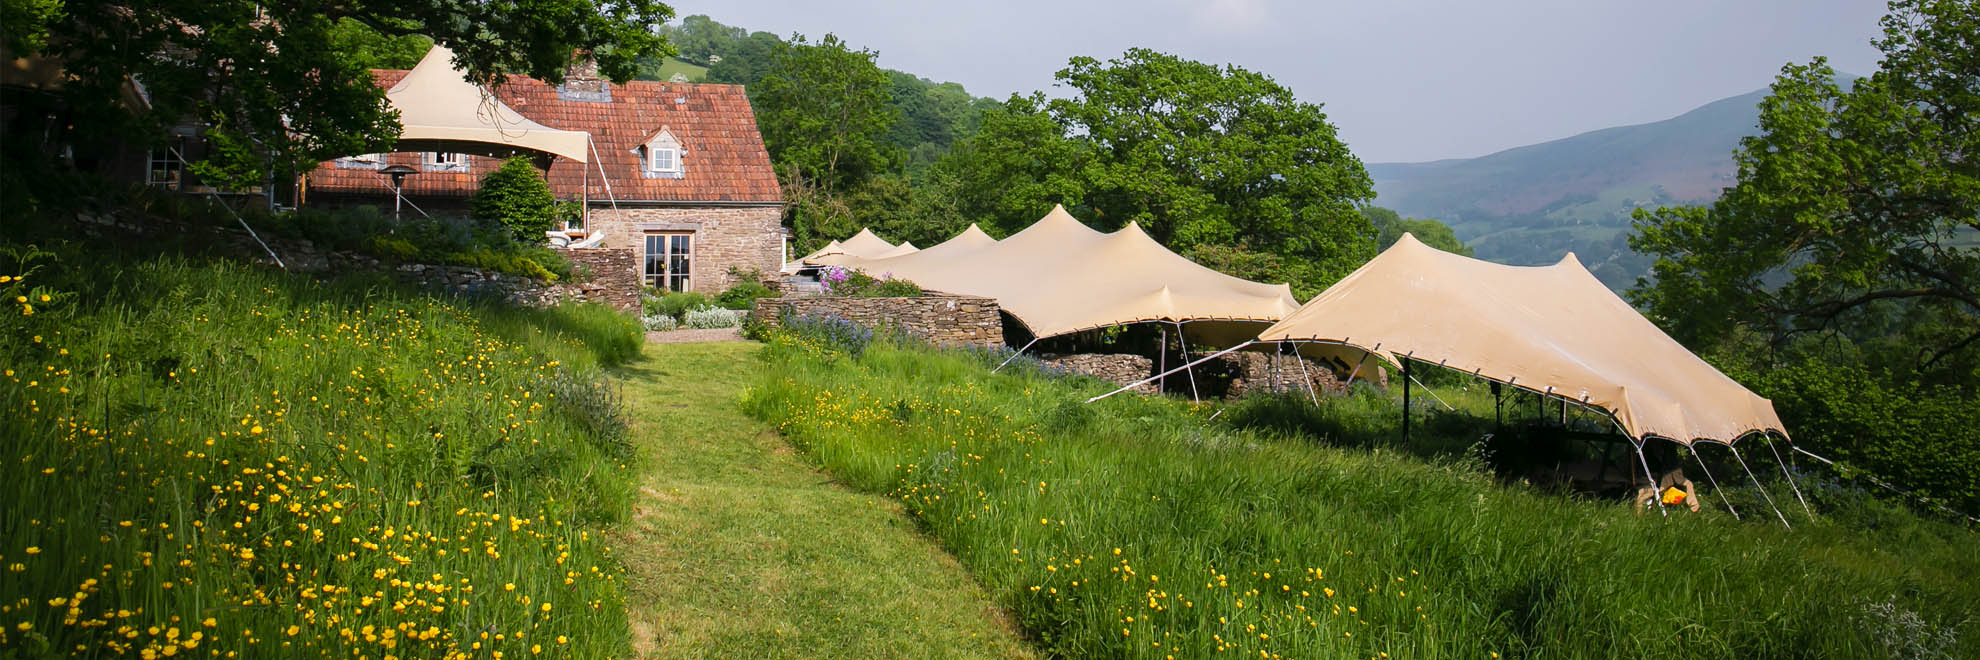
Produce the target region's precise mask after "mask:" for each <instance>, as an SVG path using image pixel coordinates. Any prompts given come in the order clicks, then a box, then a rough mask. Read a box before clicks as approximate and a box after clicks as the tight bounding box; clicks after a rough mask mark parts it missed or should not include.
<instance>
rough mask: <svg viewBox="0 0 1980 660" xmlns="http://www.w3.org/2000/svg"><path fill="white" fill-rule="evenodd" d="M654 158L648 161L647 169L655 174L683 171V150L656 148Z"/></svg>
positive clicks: (653, 152)
mask: <svg viewBox="0 0 1980 660" xmlns="http://www.w3.org/2000/svg"><path fill="white" fill-rule="evenodd" d="M650 151H651V152H652V157H651V158H649V159H648V160H647V163H646V169H649V170H653V171H655V172H679V171H681V150H680V149H676V148H673V147H654V148H652V149H651V150H650Z"/></svg>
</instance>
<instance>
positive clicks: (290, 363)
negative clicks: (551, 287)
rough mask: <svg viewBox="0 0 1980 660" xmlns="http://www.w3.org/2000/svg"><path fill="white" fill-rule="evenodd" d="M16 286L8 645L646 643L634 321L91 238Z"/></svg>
mask: <svg viewBox="0 0 1980 660" xmlns="http://www.w3.org/2000/svg"><path fill="white" fill-rule="evenodd" d="M0 294H4V296H5V300H6V301H8V306H7V308H6V309H5V310H4V311H3V312H0V362H4V369H5V370H4V377H0V437H4V438H5V441H4V442H0V539H4V541H0V656H8V657H14V656H19V657H38V656H82V657H90V656H112V655H116V656H126V657H143V658H157V657H172V656H191V655H197V656H203V657H303V656H336V657H346V658H353V657H362V658H394V657H398V658H469V657H474V658H493V657H510V658H517V657H528V656H531V655H533V654H537V653H542V654H555V655H560V656H571V657H604V656H607V655H623V654H624V653H626V652H627V651H629V648H628V647H627V643H626V640H627V638H628V635H627V631H626V619H625V616H624V602H623V601H624V593H625V592H624V585H623V584H622V578H621V575H622V569H621V567H620V562H619V561H618V560H617V559H616V558H615V557H614V555H613V553H612V550H611V548H610V547H609V543H608V541H607V539H606V538H605V537H604V535H603V534H602V533H601V531H602V530H603V529H605V528H606V527H607V526H608V525H610V524H613V523H615V522H616V521H619V520H621V519H622V518H623V517H624V514H625V513H626V512H627V511H628V509H629V507H630V500H631V497H632V489H633V486H632V478H631V474H630V468H629V467H628V464H629V463H630V462H631V456H632V453H631V448H630V444H629V443H628V441H627V438H626V421H625V419H624V417H623V412H622V409H621V407H620V404H619V401H618V397H617V394H616V393H615V391H614V390H613V389H612V388H611V387H610V385H609V382H608V381H607V380H605V378H604V377H603V375H602V372H601V369H600V367H601V366H604V365H609V364H615V363H619V362H623V361H625V360H627V359H630V358H631V357H632V356H634V355H635V354H636V352H637V351H638V350H639V345H640V334H639V332H638V328H637V327H636V325H635V324H634V322H633V321H632V320H630V319H629V318H626V317H623V316H621V315H619V314H616V313H614V312H611V311H610V310H606V309H603V308H600V307H564V308H559V309H554V310H539V311H528V310H517V309H512V308H504V307H499V306H493V305H490V306H482V305H477V304H473V303H470V302H462V301H447V300H441V299H435V298H431V297H427V296H423V295H418V294H412V293H407V292H405V291H403V290H401V289H399V288H397V287H395V286H393V285H391V284H389V283H388V282H385V281H383V280H382V279H381V280H362V279H360V280H344V281H336V282H317V281H312V280H310V279H308V278H303V277H293V276H284V275H281V274H279V273H271V272H269V271H266V270H263V269H260V268H254V267H248V266H243V265H238V264H231V263H228V262H208V261H194V260H188V259H185V258H181V257H156V256H150V257H130V256H125V255H105V254H99V253H92V252H88V251H84V250H81V249H75V248H63V249H59V250H57V251H56V252H55V253H52V254H51V253H46V252H38V251H35V250H31V249H27V248H22V247H9V248H6V249H5V251H4V252H0Z"/></svg>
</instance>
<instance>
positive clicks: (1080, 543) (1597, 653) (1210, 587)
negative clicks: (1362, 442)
mask: <svg viewBox="0 0 1980 660" xmlns="http://www.w3.org/2000/svg"><path fill="white" fill-rule="evenodd" d="M771 359H772V363H771V367H770V369H769V371H768V372H767V373H766V374H765V375H764V376H763V377H761V378H760V379H759V380H758V381H757V383H756V385H755V386H754V387H753V388H752V389H751V391H750V394H749V395H748V396H747V398H746V400H745V401H746V403H745V405H746V407H747V408H748V409H749V410H751V411H752V412H753V413H754V414H756V415H758V416H759V417H761V418H764V419H766V420H769V421H772V422H774V423H776V424H778V425H779V427H780V428H781V429H783V431H784V432H785V433H786V434H787V435H788V436H789V437H790V438H791V440H792V441H793V442H794V443H795V444H797V445H798V446H799V447H800V448H801V449H802V450H803V451H805V452H806V453H807V454H809V455H810V456H811V457H812V458H813V459H814V460H816V461H818V462H819V463H821V464H822V465H824V466H825V467H826V469H827V470H828V471H829V472H831V473H832V474H833V475H834V476H836V477H838V478H839V479H841V480H843V481H845V482H847V483H849V484H851V485H853V486H855V487H857V488H861V489H865V490H869V491H872V492H882V493H887V494H888V495H889V496H892V497H896V498H899V499H900V500H902V501H903V502H906V503H907V504H908V505H909V510H910V511H911V512H913V513H914V514H915V515H916V516H918V517H919V518H920V519H921V520H922V521H923V522H924V523H926V524H927V525H928V526H929V528H930V529H931V530H932V532H933V533H934V534H935V535H936V536H937V537H939V538H941V539H942V541H943V542H944V544H945V545H946V546H947V547H948V548H949V549H950V550H951V551H952V552H954V553H956V554H957V556H958V557H959V558H961V560H962V562H963V564H964V565H966V566H968V567H969V568H970V570H972V571H973V572H975V573H976V574H977V575H978V576H979V578H980V579H981V580H983V582H984V583H985V584H986V585H987V586H988V587H989V589H990V590H991V592H992V593H993V595H994V596H995V598H997V599H998V600H999V601H1000V602H1002V603H1004V604H1005V605H1007V606H1008V607H1010V608H1012V609H1013V610H1014V611H1015V612H1017V614H1018V616H1019V618H1020V620H1021V622H1022V623H1023V625H1024V626H1025V627H1026V628H1027V629H1028V630H1029V631H1030V632H1032V633H1033V634H1035V635H1037V636H1038V637H1040V638H1041V639H1042V640H1043V641H1044V643H1045V644H1046V645H1047V646H1048V649H1049V650H1050V651H1051V652H1054V653H1061V654H1065V655H1069V656H1074V657H1087V656H1115V657H1151V658H1163V657H1167V656H1169V655H1172V654H1173V655H1176V656H1181V657H1200V656H1207V655H1211V654H1214V653H1219V652H1232V653H1238V654H1241V655H1247V656H1251V657H1259V656H1260V655H1261V654H1263V655H1266V656H1270V657H1280V656H1283V657H1301V658H1309V657H1341V658H1348V657H1353V658H1367V657H1378V656H1379V655H1380V654H1384V653H1386V654H1390V655H1393V656H1395V657H1483V656H1486V655H1487V654H1488V653H1502V654H1507V655H1509V656H1511V657H1520V656H1541V657H1725V658H1731V657H1880V656H1903V655H1906V654H1907V653H1908V652H1909V651H1916V650H1920V649H1921V648H1925V647H1929V646H1931V645H1932V641H1931V640H1932V638H1931V637H1930V635H1928V634H1925V633H1924V632H1921V631H1930V630H1950V631H1953V632H1956V633H1958V634H1960V635H1961V636H1962V637H1963V643H1964V644H1965V646H1964V647H1960V648H1952V649H1940V650H1942V651H1944V650H1949V651H1950V652H1951V653H1953V654H1959V653H1961V652H1962V650H1963V651H1964V652H1966V653H1971V652H1972V650H1973V649H1974V648H1975V646H1974V645H1975V642H1976V640H1975V639H1974V636H1975V635H1976V634H1980V623H1976V618H1975V617H1976V616H1980V610H1976V606H1975V603H1980V584H1977V583H1976V581H1975V579H1974V577H1973V576H1975V575H1980V553H1975V552H1974V551H1973V550H1974V548H1975V547H1976V543H1975V537H1974V535H1973V534H1972V533H1971V532H1969V531H1965V530H1959V529H1953V528H1949V527H1946V526H1943V525H1938V524H1932V523H1923V522H1920V521H1918V520H1916V519H1915V518H1910V517H1907V516H1904V515H1902V514H1894V515H1891V516H1888V517H1886V518H1883V519H1882V520H1880V521H1878V522H1879V524H1878V525H1877V527H1876V528H1875V529H1868V530H1866V529H1860V528H1851V527H1845V526H1842V525H1837V524H1806V525H1801V526H1798V527H1797V528H1796V529H1795V530H1793V531H1788V530H1786V529H1783V528H1781V527H1780V526H1778V525H1775V524H1771V523H1768V522H1765V520H1764V518H1762V517H1760V516H1753V517H1751V519H1752V520H1751V521H1749V522H1744V523H1741V522H1735V521H1732V520H1730V519H1728V518H1727V517H1724V516H1720V515H1697V516H1693V515H1674V516H1672V517H1671V518H1670V519H1668V520H1666V519H1663V518H1660V517H1658V516H1656V515H1647V516H1639V515H1632V514H1631V513H1630V512H1629V510H1628V508H1626V507H1623V506H1618V505H1614V504H1610V503H1605V502H1590V501H1579V500H1575V499H1568V498H1562V497H1557V496H1550V495H1545V494H1540V493H1536V492H1533V491H1530V490H1527V489H1522V488H1508V487H1502V486H1498V485H1495V484H1494V483H1493V482H1492V481H1491V480H1490V479H1489V477H1487V476H1486V475H1484V474H1482V473H1480V472H1478V471H1477V470H1476V469H1475V468H1471V467H1467V466H1466V465H1464V464H1461V463H1443V462H1435V461H1432V462H1425V461H1422V460H1419V459H1414V458H1410V457H1407V456H1401V455H1397V454H1395V453H1392V452H1384V451H1380V450H1376V451H1373V452H1370V451H1359V450H1344V449H1336V448H1330V447H1326V446H1318V445H1315V444H1313V443H1312V441H1311V440H1309V439H1304V438H1295V437H1284V436H1275V435H1272V434H1267V433H1261V432H1245V431H1235V430H1232V429H1230V428H1228V427H1221V426H1219V425H1215V424H1210V423H1208V422H1206V421H1205V417H1206V416H1207V414H1206V413H1207V412H1208V411H1192V410H1190V409H1189V408H1188V407H1186V406H1182V405H1179V404H1176V403H1172V402H1168V401H1161V400H1151V399H1144V398H1140V397H1115V398H1113V399H1108V400H1106V401H1103V402H1101V403H1099V404H1096V405H1093V406H1081V405H1079V404H1078V403H1077V401H1079V400H1081V399H1083V398H1084V397H1085V396H1087V395H1090V394H1092V393H1095V392H1098V391H1104V390H1105V389H1106V388H1103V387H1100V386H1098V385H1095V384H1081V383H1078V382H1070V383H1069V382H1066V381H1048V380H1043V379H1040V378H1036V377H1030V376H1022V375H1016V376H1014V375H998V376H990V375H988V374H987V373H986V372H987V369H986V368H985V364H984V363H983V362H981V361H980V360H978V359H971V358H964V357H959V356H956V355H945V354H937V353H933V352H930V351H926V350H921V349H903V348H896V347H890V346H885V345H878V344H876V345H875V346H873V347H871V348H869V349H867V351H866V353H865V355H864V356H862V357H859V358H856V359H855V358H850V357H847V356H845V355H843V354H840V353H836V352H833V351H831V350H827V349H824V348H821V347H820V346H819V345H817V344H815V343H813V342H810V341H804V342H798V343H792V344H786V345H782V346H779V347H777V348H775V349H773V351H772V352H771ZM1008 371H1009V370H1007V372H1008ZM1886 602H1890V603H1892V604H1893V605H1894V607H1892V608H1880V607H1879V604H1881V603H1886ZM1880 612H1881V613H1880ZM1905 612H1912V613H1916V616H1918V617H1919V618H1918V619H1916V620H1915V621H1916V623H1917V624H1918V625H1917V626H1916V627H1915V628H1906V627H1905V625H1904V622H1905V621H1906V620H1907V619H1906V618H1905V616H1903V613H1905ZM1925 657H1929V656H1925Z"/></svg>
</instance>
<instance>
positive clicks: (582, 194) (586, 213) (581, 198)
mask: <svg viewBox="0 0 1980 660" xmlns="http://www.w3.org/2000/svg"><path fill="white" fill-rule="evenodd" d="M584 144H585V146H587V147H589V146H591V135H590V134H589V133H587V134H585V136H584ZM597 159H598V157H597V156H593V157H592V160H597ZM579 169H582V170H584V186H583V187H582V188H580V189H579V190H578V224H581V225H584V235H585V237H586V238H590V237H591V168H589V167H582V168H579ZM544 178H546V179H547V178H550V177H549V173H547V172H546V173H545V174H544ZM627 240H631V239H627Z"/></svg>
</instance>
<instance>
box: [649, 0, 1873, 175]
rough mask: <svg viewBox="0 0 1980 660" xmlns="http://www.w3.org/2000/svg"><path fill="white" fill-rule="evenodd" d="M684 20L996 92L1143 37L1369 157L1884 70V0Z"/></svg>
mask: <svg viewBox="0 0 1980 660" xmlns="http://www.w3.org/2000/svg"><path fill="white" fill-rule="evenodd" d="M674 8H675V10H676V11H677V12H678V13H679V15H681V16H688V15H691V14H708V15H709V16H710V17H712V18H714V19H715V20H717V21H720V22H722V23H726V24H729V25H739V26H742V27H747V28H750V29H752V30H764V31H769V32H774V33H777V34H779V35H782V36H788V35H790V33H792V32H802V33H804V34H806V35H808V36H812V37H818V36H822V35H824V34H825V33H826V32H832V33H836V34H838V35H839V36H840V37H843V38H844V39H846V40H847V41H848V42H850V43H852V44H853V45H854V46H863V47H867V48H871V49H873V50H876V51H879V53H880V64H881V66H885V67H888V68H894V69H901V70H904V71H909V72H913V73H915V74H918V75H921V76H923V77H926V78H930V79H933V80H937V81H943V80H950V81H955V82H959V83H962V84H963V85H964V86H966V87H968V88H969V90H970V91H971V92H972V93H975V94H977V95H980V96H992V97H997V98H1003V97H1006V96H1008V95H1010V94H1011V93H1012V92H1024V93H1028V92H1030V91H1033V90H1045V91H1047V93H1051V91H1052V90H1051V89H1050V86H1051V84H1052V74H1053V73H1054V72H1056V71H1058V70H1059V69H1062V68H1064V67H1065V64H1066V59H1067V58H1069V57H1072V56H1075V55H1087V56H1092V57H1096V58H1100V59H1107V58H1111V57H1115V56H1118V55H1120V54H1121V52H1122V51H1124V50H1126V49H1127V48H1129V47H1132V46H1143V47H1148V48H1153V49H1155V50H1159V51H1163V52H1167V53H1173V54H1176V55H1181V56H1183V57H1188V58H1190V59H1195V60H1201V61H1206V62H1213V63H1218V64H1224V63H1230V64H1236V65H1238V66H1241V67H1244V68H1247V69H1251V70H1254V71H1258V72H1262V73H1265V74H1267V75H1270V76H1272V77H1273V78H1275V79H1277V80H1278V81H1279V82H1280V83H1281V84H1283V85H1285V86H1287V87H1289V88H1291V89H1292V90H1293V91H1294V92H1295V93H1297V94H1298V95H1299V96H1300V98H1301V99H1303V100H1306V101H1311V102H1316V103H1322V104H1325V106H1326V111H1327V113H1328V115H1329V116H1330V117H1331V118H1332V119H1333V121H1334V123H1335V124H1336V125H1337V126H1339V127H1340V130H1341V135H1342V137H1343V138H1344V139H1345V140H1346V141H1347V142H1348V146H1349V147H1350V148H1352V149H1353V150H1354V152H1355V153H1356V154H1358V155H1360V156H1361V157H1362V158H1363V159H1364V160H1367V161H1369V162H1384V161H1419V160H1434V159H1439V158H1458V157H1469V156H1479V155H1483V154H1486V153H1490V152H1493V151H1497V150H1500V149H1505V148H1509V147H1515V146H1520V145H1524V144H1531V143H1534V142H1541V141H1545V140H1551V139H1555V138H1561V137H1567V136H1569V135H1573V134H1576V133H1580V132H1583V131H1588V130H1593V129H1598V128H1605V127H1609V126H1617V125H1622V124H1634V123H1642V122H1648V121H1656V120H1659V119H1664V118H1666V117H1671V116H1673V115H1676V114H1679V113H1682V112H1684V111H1686V110H1689V109H1691V108H1694V107H1697V106H1699V105H1703V104H1705V103H1708V102H1711V101H1713V100H1717V99H1720V98H1724V97H1727V96H1732V95H1735V94H1740V93H1744V92H1747V91H1751V90H1754V89H1758V88H1761V87H1764V86H1766V85H1767V84H1768V83H1769V82H1771V81H1772V80H1773V77H1774V74H1775V73H1777V72H1779V70H1780V67H1781V65H1782V64H1785V63H1787V62H1790V61H1794V62H1802V61H1806V60H1808V59H1810V58H1812V57H1814V56H1816V55H1826V56H1828V57H1829V59H1830V61H1831V62H1832V63H1834V64H1835V65H1836V68H1837V69H1839V70H1842V71H1847V72H1850V73H1856V74H1867V73H1869V72H1871V71H1873V70H1875V67H1876V62H1877V59H1878V57H1877V55H1878V54H1877V51H1876V49H1875V48H1873V47H1872V46H1871V45H1870V40H1871V39H1872V38H1874V37H1875V36H1876V35H1877V33H1878V31H1877V18H1878V17H1879V16H1881V15H1882V14H1883V12H1884V5H1883V3H1881V2H1872V1H1868V0H1799V1H1796V0H1663V1H1661V2H1641V1H1637V2H1622V1H1614V0H1557V1H1542V0H1534V1H1528V0H1516V1H1515V0H1504V1H1500V2H1477V1H1464V0H1448V1H1434V2H1433V1H1410V0H1404V1H1394V2H1383V1H1380V0H1376V1H1366V0H1364V1H1360V2H1296V1H1292V0H1208V1H1206V2H1174V1H1168V0H1159V1H1154V2H1132V1H1118V0H1115V1H1106V2H1078V1H1068V0H1059V1H1056V2H1040V1H1038V0H1008V1H1005V2H964V3H956V2H912V1H898V2H889V1H876V2H817V1H815V0H727V1H724V2H706V1H703V0H678V2H677V3H676V4H674Z"/></svg>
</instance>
